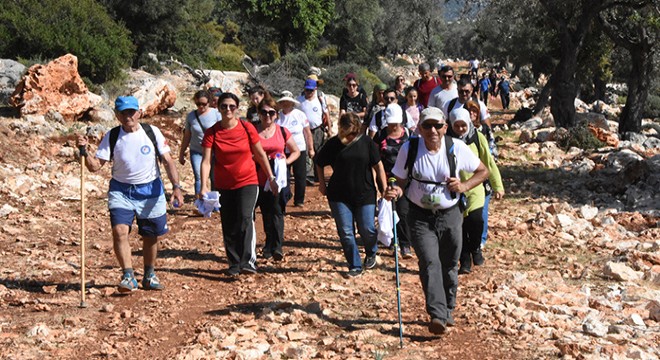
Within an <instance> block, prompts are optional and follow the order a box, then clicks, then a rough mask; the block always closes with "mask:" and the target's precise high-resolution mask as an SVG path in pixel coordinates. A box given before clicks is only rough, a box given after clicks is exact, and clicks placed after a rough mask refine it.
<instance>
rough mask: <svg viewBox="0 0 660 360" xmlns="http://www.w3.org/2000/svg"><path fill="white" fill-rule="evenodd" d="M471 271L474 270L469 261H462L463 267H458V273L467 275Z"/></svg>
mask: <svg viewBox="0 0 660 360" xmlns="http://www.w3.org/2000/svg"><path fill="white" fill-rule="evenodd" d="M471 272H472V267H471V266H470V263H467V262H465V263H464V262H462V261H461V267H459V268H458V275H465V274H469V273H471Z"/></svg>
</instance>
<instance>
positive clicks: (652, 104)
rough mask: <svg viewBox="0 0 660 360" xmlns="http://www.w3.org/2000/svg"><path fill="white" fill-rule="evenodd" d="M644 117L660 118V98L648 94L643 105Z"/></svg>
mask: <svg viewBox="0 0 660 360" xmlns="http://www.w3.org/2000/svg"><path fill="white" fill-rule="evenodd" d="M643 116H644V117H649V118H660V96H658V95H656V94H649V96H648V98H647V99H646V104H644V113H643Z"/></svg>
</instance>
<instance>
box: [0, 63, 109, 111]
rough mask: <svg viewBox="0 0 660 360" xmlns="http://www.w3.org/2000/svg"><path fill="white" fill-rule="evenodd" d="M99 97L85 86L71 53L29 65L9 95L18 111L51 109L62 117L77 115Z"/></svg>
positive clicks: (95, 103) (99, 98)
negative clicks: (42, 62) (44, 62)
mask: <svg viewBox="0 0 660 360" xmlns="http://www.w3.org/2000/svg"><path fill="white" fill-rule="evenodd" d="M101 101H102V98H101V97H100V96H98V95H96V94H93V93H91V92H90V91H89V90H88V89H87V85H85V83H84V82H83V80H82V78H80V75H79V74H78V58H77V57H75V56H74V55H71V54H67V55H64V56H62V57H59V58H57V59H55V60H53V61H51V62H49V63H48V64H46V65H41V64H36V65H33V66H31V67H30V68H29V69H28V71H27V74H25V75H24V76H23V78H22V79H21V81H20V82H19V84H18V86H17V87H16V90H15V91H14V93H13V95H12V96H11V104H12V105H13V106H15V107H18V108H20V112H21V115H46V114H47V113H48V112H49V111H51V110H52V111H56V112H58V113H59V114H60V115H62V117H63V118H64V119H65V120H66V121H75V120H77V119H79V118H80V117H82V116H83V115H84V114H85V113H86V112H87V111H88V110H89V109H91V108H92V107H94V106H96V105H98V104H100V103H101ZM52 111H51V113H52Z"/></svg>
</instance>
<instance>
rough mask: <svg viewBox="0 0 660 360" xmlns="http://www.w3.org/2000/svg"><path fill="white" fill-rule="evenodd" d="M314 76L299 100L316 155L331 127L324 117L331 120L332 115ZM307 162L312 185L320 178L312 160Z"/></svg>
mask: <svg viewBox="0 0 660 360" xmlns="http://www.w3.org/2000/svg"><path fill="white" fill-rule="evenodd" d="M312 76H313V77H316V75H310V78H308V79H307V80H305V92H304V93H303V95H300V96H298V98H297V100H298V102H299V103H300V110H302V112H304V113H305V115H306V116H307V121H309V129H310V131H311V132H312V142H313V143H314V144H313V145H312V146H313V147H314V152H315V153H316V152H318V151H319V149H320V148H321V146H323V139H324V137H325V132H326V127H328V126H329V125H330V124H324V123H323V117H326V119H330V113H329V112H328V106H327V104H326V101H325V96H322V95H321V94H320V93H319V91H318V83H317V81H316V79H314V78H311V77H312ZM306 161H307V181H308V182H310V183H314V182H317V181H318V176H316V173H315V171H316V167H315V166H314V164H313V163H312V158H311V157H307V159H306Z"/></svg>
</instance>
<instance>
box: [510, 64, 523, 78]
mask: <svg viewBox="0 0 660 360" xmlns="http://www.w3.org/2000/svg"><path fill="white" fill-rule="evenodd" d="M520 67H521V66H520V64H519V63H516V65H515V66H514V68H513V71H512V72H511V77H512V78H513V77H516V76H518V74H519V73H520Z"/></svg>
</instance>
